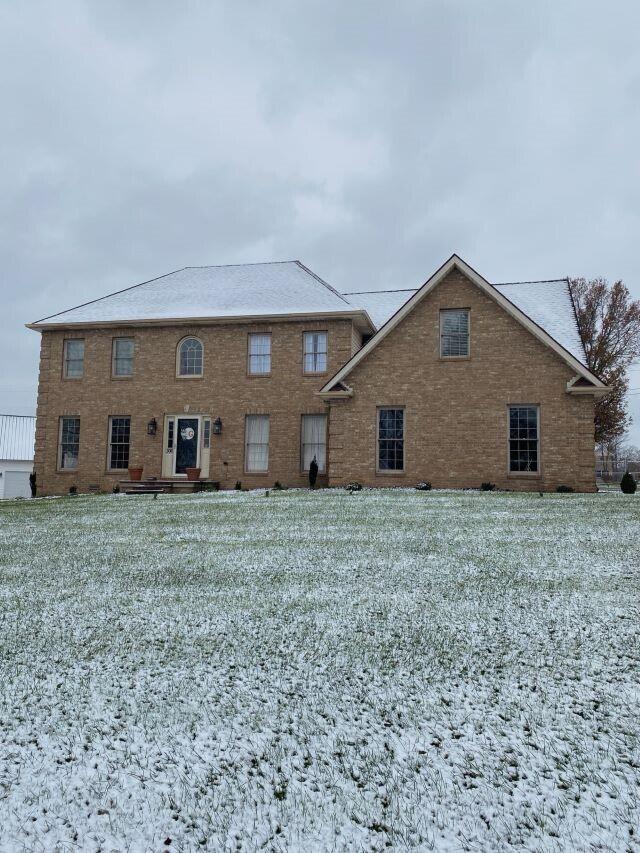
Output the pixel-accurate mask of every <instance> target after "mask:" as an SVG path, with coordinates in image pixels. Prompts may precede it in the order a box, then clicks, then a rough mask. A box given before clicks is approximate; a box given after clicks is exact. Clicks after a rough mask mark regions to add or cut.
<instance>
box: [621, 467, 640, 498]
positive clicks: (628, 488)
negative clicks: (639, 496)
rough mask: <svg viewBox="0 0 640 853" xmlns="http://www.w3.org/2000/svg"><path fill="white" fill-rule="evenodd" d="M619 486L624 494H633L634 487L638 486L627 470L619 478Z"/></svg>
mask: <svg viewBox="0 0 640 853" xmlns="http://www.w3.org/2000/svg"><path fill="white" fill-rule="evenodd" d="M620 488H621V489H622V491H623V492H624V493H625V495H634V494H635V492H636V489H637V488H638V484H637V483H636V481H635V480H634V479H633V474H630V473H629V472H628V471H626V472H625V474H624V475H623V477H622V480H620Z"/></svg>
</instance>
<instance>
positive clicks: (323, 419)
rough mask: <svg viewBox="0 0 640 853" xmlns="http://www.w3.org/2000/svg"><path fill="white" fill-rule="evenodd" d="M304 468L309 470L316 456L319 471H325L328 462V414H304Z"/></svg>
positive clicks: (302, 445)
mask: <svg viewBox="0 0 640 853" xmlns="http://www.w3.org/2000/svg"><path fill="white" fill-rule="evenodd" d="M301 454H302V470H303V471H308V470H309V465H310V464H311V460H312V459H313V458H314V457H315V460H316V462H317V463H318V471H321V472H322V471H324V470H325V468H326V464H327V416H326V415H303V416H302V441H301Z"/></svg>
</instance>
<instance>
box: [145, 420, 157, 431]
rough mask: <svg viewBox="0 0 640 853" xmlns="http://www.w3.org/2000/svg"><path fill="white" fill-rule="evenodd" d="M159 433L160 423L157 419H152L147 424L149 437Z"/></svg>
mask: <svg viewBox="0 0 640 853" xmlns="http://www.w3.org/2000/svg"><path fill="white" fill-rule="evenodd" d="M157 431H158V422H157V420H156V419H155V418H151V420H150V421H149V423H148V424H147V435H155V434H156V432H157Z"/></svg>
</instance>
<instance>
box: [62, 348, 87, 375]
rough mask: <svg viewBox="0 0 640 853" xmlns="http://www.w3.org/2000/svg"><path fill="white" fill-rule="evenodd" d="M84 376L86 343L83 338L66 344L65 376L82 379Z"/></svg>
mask: <svg viewBox="0 0 640 853" xmlns="http://www.w3.org/2000/svg"><path fill="white" fill-rule="evenodd" d="M83 374H84V341H83V340H82V338H76V339H74V340H66V341H65V342H64V376H65V378H66V379H80V377H81V376H83Z"/></svg>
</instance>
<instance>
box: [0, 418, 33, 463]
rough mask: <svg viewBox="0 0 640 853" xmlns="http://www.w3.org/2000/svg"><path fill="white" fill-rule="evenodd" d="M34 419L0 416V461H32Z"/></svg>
mask: <svg viewBox="0 0 640 853" xmlns="http://www.w3.org/2000/svg"><path fill="white" fill-rule="evenodd" d="M35 441H36V419H35V418H34V417H32V416H31V415H0V459H7V460H9V459H12V460H16V461H20V462H24V461H27V460H29V459H33V452H34V446H35Z"/></svg>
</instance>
